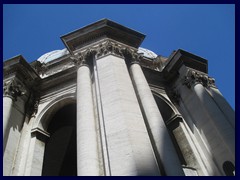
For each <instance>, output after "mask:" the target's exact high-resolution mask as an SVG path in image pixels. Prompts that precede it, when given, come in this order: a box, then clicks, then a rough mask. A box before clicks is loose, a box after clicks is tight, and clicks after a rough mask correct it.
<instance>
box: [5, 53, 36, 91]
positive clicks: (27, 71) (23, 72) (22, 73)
mask: <svg viewBox="0 0 240 180" xmlns="http://www.w3.org/2000/svg"><path fill="white" fill-rule="evenodd" d="M13 75H15V76H17V77H18V78H20V80H21V81H22V82H24V84H26V85H27V86H32V82H35V83H36V82H37V81H38V80H40V77H39V75H38V74H37V73H36V71H35V70H34V69H33V68H32V67H31V66H30V65H29V64H28V63H27V62H26V60H25V59H24V58H23V57H22V56H21V55H19V56H15V57H13V58H11V59H9V60H7V61H4V62H3V76H4V79H7V78H8V77H11V76H13Z"/></svg>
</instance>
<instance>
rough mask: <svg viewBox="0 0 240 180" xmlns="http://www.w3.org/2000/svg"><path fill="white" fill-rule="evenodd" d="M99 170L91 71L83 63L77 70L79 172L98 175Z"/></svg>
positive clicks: (83, 174) (82, 174) (79, 173)
mask: <svg viewBox="0 0 240 180" xmlns="http://www.w3.org/2000/svg"><path fill="white" fill-rule="evenodd" d="M99 171H100V170H99V159H98V149H97V133H96V122H95V117H94V105H93V95H92V82H91V72H90V68H89V66H88V65H87V64H82V65H80V67H79V68H78V70H77V173H78V175H79V176H98V175H99Z"/></svg>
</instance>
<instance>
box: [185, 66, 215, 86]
mask: <svg viewBox="0 0 240 180" xmlns="http://www.w3.org/2000/svg"><path fill="white" fill-rule="evenodd" d="M196 83H201V84H202V85H203V86H204V87H216V86H215V79H214V78H211V77H209V76H208V75H207V74H204V73H200V72H197V71H194V70H190V69H189V70H188V72H187V75H186V76H184V79H183V85H186V86H187V87H188V88H191V87H192V85H194V84H196Z"/></svg>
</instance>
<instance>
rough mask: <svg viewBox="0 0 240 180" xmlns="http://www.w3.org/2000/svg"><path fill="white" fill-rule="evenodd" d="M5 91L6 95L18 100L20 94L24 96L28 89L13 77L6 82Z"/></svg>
mask: <svg viewBox="0 0 240 180" xmlns="http://www.w3.org/2000/svg"><path fill="white" fill-rule="evenodd" d="M3 93H4V94H3V95H4V96H10V97H11V98H12V99H13V100H15V101H16V100H17V97H18V96H22V95H24V94H25V93H26V90H25V89H24V88H23V86H22V85H21V84H19V83H17V82H16V80H14V79H13V80H11V81H9V82H5V83H4V86H3Z"/></svg>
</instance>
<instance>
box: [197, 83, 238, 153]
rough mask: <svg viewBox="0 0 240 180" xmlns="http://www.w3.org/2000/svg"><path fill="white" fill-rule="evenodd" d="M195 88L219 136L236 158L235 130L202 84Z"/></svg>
mask: <svg viewBox="0 0 240 180" xmlns="http://www.w3.org/2000/svg"><path fill="white" fill-rule="evenodd" d="M193 88H194V92H195V93H196V95H197V97H198V99H199V100H200V102H201V104H202V105H203V106H204V109H205V110H206V111H207V113H208V117H210V120H211V122H212V125H213V127H214V128H215V129H216V130H217V132H218V136H219V137H220V138H221V139H222V140H223V141H222V143H224V144H226V145H227V149H228V151H229V152H231V156H232V158H233V157H234V156H235V133H234V128H233V127H232V125H231V124H230V123H229V121H228V120H227V118H226V117H225V116H224V114H223V113H222V112H221V111H220V109H219V107H218V106H217V105H216V103H215V102H214V101H213V98H212V97H211V96H210V95H209V94H208V93H207V91H206V89H205V88H204V87H203V85H202V84H200V83H198V84H196V85H195V86H194V87H193Z"/></svg>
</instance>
